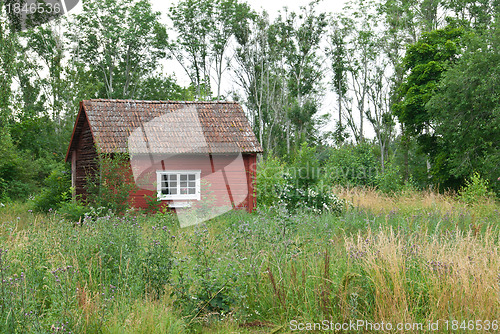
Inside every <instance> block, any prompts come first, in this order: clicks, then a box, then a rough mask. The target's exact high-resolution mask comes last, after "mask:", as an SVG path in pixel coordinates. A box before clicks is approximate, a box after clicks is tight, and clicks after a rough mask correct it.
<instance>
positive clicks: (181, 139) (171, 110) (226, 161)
mask: <svg viewBox="0 0 500 334" xmlns="http://www.w3.org/2000/svg"><path fill="white" fill-rule="evenodd" d="M97 152H101V153H103V154H110V155H113V154H116V153H128V154H129V156H130V172H131V173H133V176H134V180H135V183H136V185H137V189H136V190H135V191H134V192H131V193H130V197H129V198H130V203H131V204H132V205H133V206H135V207H140V208H146V207H147V203H146V196H150V197H151V196H153V197H154V196H156V197H157V198H158V200H160V201H161V203H162V205H164V206H169V207H171V208H175V209H177V210H182V209H179V208H184V207H191V206H192V205H194V204H196V203H197V202H203V201H204V200H206V199H208V198H209V199H210V202H207V203H208V204H209V205H211V206H215V207H229V208H245V209H247V210H248V211H252V209H253V208H254V207H255V196H254V183H255V176H256V175H255V170H256V168H255V167H256V156H257V154H258V153H262V147H261V146H260V144H259V142H258V141H257V138H256V137H255V135H254V133H253V132H252V129H251V127H250V125H249V123H248V120H247V118H246V116H245V114H244V112H243V109H242V108H241V106H240V105H238V104H237V103H234V102H164V101H133V100H103V99H99V100H88V101H82V102H81V103H80V111H79V113H78V116H77V119H76V123H75V126H74V129H73V134H72V137H71V142H70V145H69V148H68V153H67V155H66V161H71V175H72V184H73V187H74V189H75V193H76V195H80V196H81V197H83V198H85V196H86V180H87V179H88V176H89V175H90V174H92V173H97V172H98V171H97V166H98V164H97V159H98V153H97ZM207 203H205V204H207Z"/></svg>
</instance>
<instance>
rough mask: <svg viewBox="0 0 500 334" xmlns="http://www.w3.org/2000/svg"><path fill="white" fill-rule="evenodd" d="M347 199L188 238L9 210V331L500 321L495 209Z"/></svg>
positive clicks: (229, 219)
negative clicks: (318, 211)
mask: <svg viewBox="0 0 500 334" xmlns="http://www.w3.org/2000/svg"><path fill="white" fill-rule="evenodd" d="M344 195H345V196H344V198H348V199H350V200H352V201H353V204H354V206H353V207H352V208H351V209H350V210H348V211H347V212H346V213H345V214H343V215H342V216H333V215H313V214H310V213H306V212H298V213H295V214H289V213H287V212H285V211H283V210H279V209H266V210H259V211H258V212H256V213H254V214H247V213H245V212H230V213H228V214H226V215H223V216H220V217H218V218H216V219H213V220H211V221H209V222H206V223H205V224H202V225H199V226H193V227H190V228H186V229H180V228H179V227H178V226H177V223H176V220H175V218H174V217H172V216H170V215H161V214H160V215H156V216H144V215H141V214H138V213H135V212H130V213H128V214H126V215H125V216H114V215H112V214H108V213H101V215H100V216H101V217H99V218H97V217H94V218H90V217H87V218H86V219H84V220H82V221H81V222H79V223H76V222H71V221H67V220H65V219H63V218H62V217H61V216H59V215H58V214H55V213H54V214H49V215H35V214H32V213H31V212H28V209H27V206H25V205H22V204H9V205H8V206H6V207H3V208H1V209H0V244H1V246H0V249H2V253H1V257H0V260H1V262H0V275H1V279H2V283H1V285H0V299H1V301H2V303H1V305H2V306H1V308H0V332H6V333H7V332H12V333H16V332H17V333H25V332H34V333H55V332H61V331H62V328H64V329H65V330H66V331H72V332H75V333H269V332H276V333H289V332H292V331H291V330H290V326H289V324H290V321H291V320H297V321H299V322H304V323H307V322H319V321H322V320H329V321H333V322H334V323H335V322H346V321H347V322H348V321H349V320H357V319H362V320H366V321H371V322H374V323H375V322H381V321H384V322H391V323H394V324H396V323H400V322H403V323H413V322H419V323H420V322H421V323H425V324H427V322H428V321H437V320H439V321H441V323H443V321H445V320H452V319H457V320H477V319H479V320H488V319H489V320H494V319H500V305H499V301H500V298H499V297H500V291H499V288H500V276H499V275H500V254H499V241H500V240H499V231H498V226H499V222H500V218H498V217H499V215H498V205H497V204H496V203H495V202H492V201H490V202H488V203H483V204H478V205H475V206H470V205H463V204H462V203H460V202H458V201H456V200H455V199H453V198H450V197H439V196H437V195H436V196H434V197H432V196H430V195H429V194H416V193H413V194H411V195H400V196H399V197H380V196H379V195H378V194H376V193H373V192H365V193H364V194H363V193H356V194H355V195H356V197H355V196H354V194H353V193H350V194H344ZM349 196H350V197H351V198H349ZM363 196H364V198H363ZM405 196H406V197H405ZM405 203H411V205H405ZM18 217H19V218H18ZM5 250H7V252H5ZM21 273H22V276H21ZM11 279H12V280H11ZM16 279H17V280H16ZM407 332H411V331H407ZM414 332H418V331H414Z"/></svg>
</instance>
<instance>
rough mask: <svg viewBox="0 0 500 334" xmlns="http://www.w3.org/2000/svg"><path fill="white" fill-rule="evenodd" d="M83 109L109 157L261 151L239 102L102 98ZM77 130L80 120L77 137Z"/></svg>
mask: <svg viewBox="0 0 500 334" xmlns="http://www.w3.org/2000/svg"><path fill="white" fill-rule="evenodd" d="M82 110H83V112H85V114H86V116H87V119H88V121H89V124H90V128H91V130H92V134H93V136H94V140H95V142H96V144H97V146H98V148H99V149H100V150H101V151H102V152H104V153H114V152H130V153H136V154H137V153H228V152H242V153H261V152H262V147H261V146H260V144H259V142H258V141H257V138H256V137H255V135H254V133H253V132H252V129H251V127H250V125H249V123H248V120H247V118H246V116H245V113H244V111H243V109H242V108H241V106H240V105H239V104H237V103H235V102H166V101H135V100H103V99H99V100H87V101H83V102H82ZM79 119H81V117H80V118H79ZM80 126H81V125H80ZM78 127H79V121H77V124H75V131H74V135H75V134H77V133H79V132H78V131H76V130H77V128H78ZM74 141H75V138H72V140H71V144H70V150H71V147H72V145H73V144H74V143H73V142H74ZM70 150H69V151H70ZM68 153H69V152H68Z"/></svg>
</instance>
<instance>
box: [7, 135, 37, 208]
mask: <svg viewBox="0 0 500 334" xmlns="http://www.w3.org/2000/svg"><path fill="white" fill-rule="evenodd" d="M0 157H1V159H0V200H4V201H5V200H8V199H26V198H27V197H28V195H29V193H30V191H32V189H33V188H32V184H30V178H31V175H30V174H29V173H30V171H29V170H28V166H27V161H26V160H25V159H23V158H25V157H24V156H22V155H21V154H20V153H19V152H18V150H17V148H16V147H15V146H14V144H13V142H12V139H11V136H10V134H9V133H8V132H7V131H6V130H5V129H0Z"/></svg>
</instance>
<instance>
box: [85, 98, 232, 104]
mask: <svg viewBox="0 0 500 334" xmlns="http://www.w3.org/2000/svg"><path fill="white" fill-rule="evenodd" d="M83 102H115V103H130V102H135V103H150V104H238V102H236V101H172V100H132V99H127V100H125V99H88V100H84V101H83Z"/></svg>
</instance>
